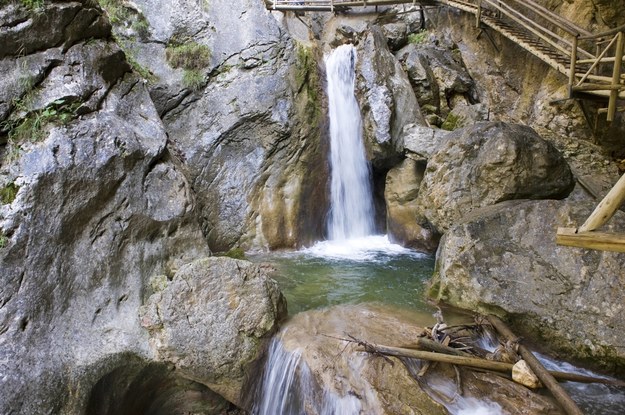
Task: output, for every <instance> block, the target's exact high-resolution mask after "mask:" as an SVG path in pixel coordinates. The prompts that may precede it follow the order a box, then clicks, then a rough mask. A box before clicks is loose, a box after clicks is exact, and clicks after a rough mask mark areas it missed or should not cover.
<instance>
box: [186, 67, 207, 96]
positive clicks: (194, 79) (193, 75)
mask: <svg viewBox="0 0 625 415" xmlns="http://www.w3.org/2000/svg"><path fill="white" fill-rule="evenodd" d="M205 82H206V79H205V78H204V75H203V74H202V72H200V71H198V70H189V69H185V70H184V73H183V74H182V85H184V87H185V88H188V89H191V90H193V91H197V90H198V89H200V88H202V86H204V83H205Z"/></svg>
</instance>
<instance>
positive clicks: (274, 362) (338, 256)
mask: <svg viewBox="0 0 625 415" xmlns="http://www.w3.org/2000/svg"><path fill="white" fill-rule="evenodd" d="M356 61H357V56H356V50H355V48H354V47H353V46H351V45H343V46H339V47H338V48H336V49H335V50H334V51H333V53H332V54H330V55H328V56H327V57H326V58H325V64H326V72H327V77H328V78H327V87H328V90H327V93H328V99H329V116H330V134H331V154H330V162H331V208H330V212H329V220H328V235H329V236H330V240H329V241H324V242H320V243H318V244H316V245H315V246H313V247H310V248H308V249H304V250H302V251H298V252H289V253H272V254H270V255H259V256H256V257H251V258H250V259H252V260H255V261H263V262H270V263H272V265H274V266H275V268H276V272H275V273H274V275H273V277H274V278H275V279H276V280H277V281H278V283H279V285H280V287H281V289H282V291H283V293H284V295H285V296H286V298H287V302H288V308H289V314H290V315H294V314H296V313H299V312H302V311H306V310H310V309H319V308H323V307H327V306H332V305H339V304H361V303H371V302H375V303H378V304H382V305H384V304H386V305H389V306H393V307H403V308H404V309H410V310H416V311H419V312H422V313H423V312H425V313H427V314H430V313H432V311H433V308H432V307H431V306H430V305H428V304H427V303H426V302H424V301H423V298H425V295H424V289H425V283H426V281H427V280H428V279H429V278H430V276H431V275H432V272H433V268H434V259H433V258H432V257H431V256H428V255H424V254H419V253H416V252H414V251H411V250H408V249H405V248H402V247H400V246H398V245H393V244H391V243H389V241H388V239H387V238H386V236H381V235H372V234H373V232H374V219H373V218H374V208H373V201H372V191H371V179H370V167H369V164H368V162H367V160H366V157H365V150H364V145H363V142H362V121H361V116H360V110H359V108H358V105H357V101H356V98H355V96H354V80H355V65H356ZM433 323H434V320H433V319H432V320H431V321H429V322H428V324H430V325H431V324H433ZM488 342H489V340H488V339H484V344H483V345H482V346H483V347H485V348H487V347H494V346H493V345H492V344H490V345H489V344H488ZM543 360H544V362H545V364H546V365H550V366H552V367H554V368H557V370H562V371H573V372H579V371H580V369H577V368H574V367H572V366H570V365H567V364H564V363H559V362H555V361H554V360H549V359H547V358H543ZM586 373H588V372H586ZM436 388H437V389H438V392H439V393H442V394H443V395H448V396H453V395H454V393H455V390H454V388H455V385H454V383H453V381H449V382H447V381H446V380H441V381H440V382H439V384H437V385H436ZM565 388H567V389H568V390H569V392H570V393H571V394H572V395H573V397H574V399H575V400H576V401H578V402H579V404H580V405H581V406H582V408H583V409H584V410H585V411H587V412H588V413H589V414H593V415H617V414H621V413H622V408H623V407H625V392H624V391H622V389H621V390H619V389H618V388H614V387H610V386H605V385H583V384H579V383H572V382H567V383H565ZM315 395H316V396H315ZM319 395H321V396H319ZM446 406H447V409H448V410H449V411H450V413H452V414H457V415H499V414H501V413H502V410H501V406H500V405H498V404H497V403H495V402H490V401H487V400H477V399H475V398H466V399H465V398H462V397H457V399H454V400H453V402H452V403H448V404H446ZM361 412H362V408H361V403H360V400H359V399H358V398H357V397H355V396H353V395H350V394H346V395H345V396H342V397H341V396H338V395H336V394H333V393H331V392H329V391H327V390H323V389H320V388H319V387H318V386H317V385H315V384H314V381H313V378H312V376H311V373H310V370H309V368H308V367H307V365H306V364H305V363H304V361H303V360H302V358H301V350H299V349H298V348H295V349H294V350H290V351H287V350H285V348H284V347H283V344H282V342H281V340H280V339H279V338H274V339H273V340H272V343H271V346H270V350H269V355H268V361H267V364H266V368H265V371H264V374H263V381H262V383H261V385H260V389H259V391H258V394H257V399H256V403H255V405H254V408H253V413H254V414H256V415H299V414H308V413H314V414H320V415H330V414H336V415H351V414H360V413H361Z"/></svg>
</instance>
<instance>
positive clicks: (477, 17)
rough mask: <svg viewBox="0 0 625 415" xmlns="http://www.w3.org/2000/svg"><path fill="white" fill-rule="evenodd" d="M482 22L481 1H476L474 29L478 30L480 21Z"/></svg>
mask: <svg viewBox="0 0 625 415" xmlns="http://www.w3.org/2000/svg"><path fill="white" fill-rule="evenodd" d="M481 20H482V0H478V1H477V13H476V14H475V27H476V28H477V29H479V28H480V21H481Z"/></svg>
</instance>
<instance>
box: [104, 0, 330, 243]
mask: <svg viewBox="0 0 625 415" xmlns="http://www.w3.org/2000/svg"><path fill="white" fill-rule="evenodd" d="M200 3H201V4H200ZM200 3H198V2H197V1H194V0H193V1H192V0H185V1H181V2H177V3H176V4H172V3H171V2H169V1H164V0H139V1H137V2H135V4H136V6H137V8H138V9H139V10H140V12H141V14H142V15H144V16H145V21H146V22H147V24H148V25H149V27H150V28H151V30H150V32H149V34H148V36H147V37H145V38H143V39H142V38H140V37H137V36H134V37H133V36H126V37H124V43H125V44H126V45H127V48H128V49H129V50H133V51H135V55H136V56H135V57H136V60H137V61H138V62H139V63H141V64H142V65H144V66H145V67H146V69H148V70H149V71H151V72H152V73H153V74H154V75H155V77H156V79H152V80H151V83H150V85H151V86H150V91H151V94H152V96H153V97H154V100H155V102H156V104H157V108H158V110H159V112H160V114H161V116H162V118H163V121H164V124H165V126H166V129H167V133H168V135H169V138H170V140H171V147H172V151H173V152H175V153H176V154H177V155H179V157H180V158H181V159H182V160H183V162H184V164H185V166H186V173H187V175H188V178H189V181H190V183H191V187H192V189H193V191H194V193H195V195H196V198H197V201H198V217H199V220H200V223H201V225H202V229H203V232H204V234H205V236H206V238H207V239H208V243H209V246H210V247H211V249H212V250H213V251H225V250H228V249H230V248H232V247H235V246H241V247H243V248H271V249H277V248H285V247H295V246H298V245H299V244H302V243H307V242H309V241H311V240H314V239H316V238H319V237H321V233H322V232H323V227H322V223H323V217H324V215H325V212H326V207H327V203H326V202H325V200H326V196H325V183H326V180H327V163H326V152H325V147H324V145H323V143H324V142H323V141H322V140H321V139H320V137H321V131H322V129H321V126H322V117H321V107H322V100H321V98H320V96H321V89H320V88H321V87H320V82H319V78H318V73H317V70H318V69H317V58H318V53H317V51H316V49H315V48H314V47H313V46H312V45H311V44H305V43H302V44H300V43H297V42H296V41H294V40H292V39H291V38H290V37H289V35H288V34H287V33H286V32H285V31H284V29H283V27H282V26H281V25H280V24H279V22H278V20H276V18H274V16H273V15H272V14H270V13H269V12H268V11H266V10H265V7H264V5H263V3H262V2H260V1H253V2H249V1H246V0H237V1H235V2H232V1H226V0H217V1H210V2H200ZM190 16H193V18H190ZM124 30H125V26H123V25H121V26H116V32H117V33H119V34H120V36H122V37H123V35H124ZM177 45H182V47H185V45H187V46H189V47H190V46H191V45H199V46H196V47H197V48H198V50H200V49H201V50H205V51H206V53H207V54H208V55H209V59H208V60H205V61H204V63H203V66H201V67H199V68H195V67H189V68H184V67H182V68H175V67H174V66H177V65H174V63H173V62H172V59H171V56H172V54H174V53H176V50H179V49H176V47H178V46H177ZM168 56H169V58H168ZM189 59H190V60H192V61H197V60H198V59H197V57H194V56H193V54H191V56H190V57H189ZM194 59H195V60H194ZM190 78H191V79H196V78H197V79H198V82H197V83H196V84H194V85H189V79H190Z"/></svg>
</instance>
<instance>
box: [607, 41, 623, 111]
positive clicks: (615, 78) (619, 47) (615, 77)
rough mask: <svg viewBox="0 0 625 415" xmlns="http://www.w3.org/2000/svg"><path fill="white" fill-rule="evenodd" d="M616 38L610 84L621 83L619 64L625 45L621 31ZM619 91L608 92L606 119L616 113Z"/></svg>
mask: <svg viewBox="0 0 625 415" xmlns="http://www.w3.org/2000/svg"><path fill="white" fill-rule="evenodd" d="M616 36H617V37H618V40H617V41H616V54H615V55H614V58H615V60H614V72H613V74H612V85H618V84H620V83H621V65H622V63H623V48H624V47H625V39H623V36H624V35H623V32H618V34H617V35H616ZM618 94H619V91H612V92H611V93H610V102H609V103H608V121H614V114H615V113H616V100H617V99H618Z"/></svg>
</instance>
